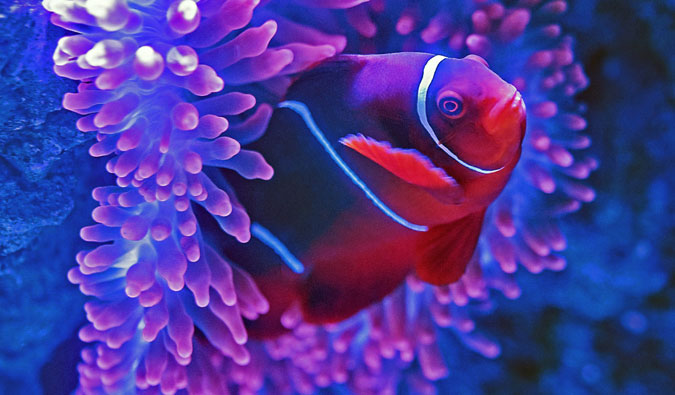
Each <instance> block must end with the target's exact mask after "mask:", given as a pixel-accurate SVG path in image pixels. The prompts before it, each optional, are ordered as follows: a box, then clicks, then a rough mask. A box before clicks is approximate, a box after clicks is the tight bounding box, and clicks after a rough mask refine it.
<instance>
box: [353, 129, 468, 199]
mask: <svg viewBox="0 0 675 395" xmlns="http://www.w3.org/2000/svg"><path fill="white" fill-rule="evenodd" d="M340 143H341V144H343V145H345V146H347V147H349V148H351V149H353V150H354V151H356V152H358V153H359V154H361V155H363V156H365V157H367V158H368V159H370V160H372V161H373V162H375V163H377V164H378V165H380V166H382V167H383V168H385V169H387V170H388V171H389V172H390V173H392V174H394V175H395V176H396V177H398V178H400V179H402V180H403V181H405V182H407V183H409V184H413V185H417V186H419V187H421V188H424V189H426V190H427V192H429V193H431V194H432V195H433V196H434V197H436V198H438V199H439V200H441V201H443V202H444V203H451V204H457V203H460V202H461V201H462V200H463V198H464V191H463V189H462V187H461V186H460V185H459V184H458V183H457V181H455V179H454V178H452V177H451V176H449V175H448V174H447V173H446V172H445V171H444V170H443V169H440V168H438V167H435V166H434V164H433V163H432V162H431V160H430V159H429V158H428V157H426V156H424V155H423V154H422V153H420V152H419V151H417V150H415V149H401V148H393V147H392V146H391V145H390V144H389V143H387V142H382V141H377V140H375V139H373V138H371V137H366V136H364V135H362V134H358V135H353V134H350V135H348V136H346V137H343V138H341V139H340Z"/></svg>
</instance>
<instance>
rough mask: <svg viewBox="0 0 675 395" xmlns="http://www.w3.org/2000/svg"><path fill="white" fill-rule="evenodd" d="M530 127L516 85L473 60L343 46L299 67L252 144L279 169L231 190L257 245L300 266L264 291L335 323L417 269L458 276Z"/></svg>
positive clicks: (443, 278) (442, 279) (429, 278)
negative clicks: (309, 66) (346, 50)
mask: <svg viewBox="0 0 675 395" xmlns="http://www.w3.org/2000/svg"><path fill="white" fill-rule="evenodd" d="M524 133H525V106H524V103H523V100H522V98H521V96H520V94H519V93H518V91H517V90H516V88H514V87H513V86H512V85H510V84H508V83H506V82H505V81H503V80H502V79H501V78H500V77H499V76H497V75H496V74H495V73H493V72H492V71H490V69H489V68H488V67H487V63H486V62H485V61H484V60H482V59H481V58H479V57H477V56H472V55H470V56H468V57H466V58H463V59H451V58H445V57H442V56H434V55H430V54H425V53H398V54H387V55H368V56H362V55H342V56H338V57H336V58H334V59H332V60H329V61H327V62H324V63H322V64H320V65H318V66H317V67H315V68H314V69H313V70H311V71H309V72H307V73H305V74H303V75H302V76H301V77H300V78H299V79H298V80H297V81H295V82H294V84H293V85H292V86H291V89H290V90H289V93H288V94H287V97H286V100H285V101H283V102H282V103H280V104H279V106H278V109H277V110H276V111H275V114H274V116H273V118H272V121H271V123H270V126H269V128H268V131H267V132H266V134H265V136H263V137H262V138H261V140H260V141H259V142H257V143H256V144H257V145H258V146H257V147H255V149H257V150H260V151H261V152H264V153H265V155H266V158H267V159H268V161H269V162H270V164H271V165H272V166H273V167H274V168H275V176H274V177H273V179H272V180H271V181H270V182H266V183H261V184H259V185H256V186H255V187H253V188H251V186H250V184H248V185H247V186H246V187H245V188H237V190H239V191H243V193H240V199H241V200H242V202H243V204H244V205H245V206H246V207H247V208H248V210H249V212H250V213H251V217H252V218H253V219H254V220H255V221H257V222H259V223H260V225H256V227H258V228H257V229H258V231H257V232H256V231H255V229H254V232H253V235H254V236H256V238H257V240H259V241H260V242H262V244H265V245H266V246H255V249H259V248H262V249H265V248H268V249H270V248H271V249H273V250H274V251H275V252H276V253H277V255H278V256H279V257H280V258H281V259H282V260H283V261H285V262H286V263H287V264H289V265H290V266H291V267H293V268H294V269H295V270H296V271H297V272H300V271H301V270H302V267H303V266H304V268H305V270H304V273H302V274H298V275H290V274H288V273H285V274H283V275H281V276H280V277H275V276H277V275H279V273H280V272H279V270H267V271H266V270H262V271H261V270H258V272H259V273H258V277H259V278H260V283H261V284H263V285H262V291H263V292H264V293H267V294H268V295H269V296H271V295H275V296H274V297H273V299H278V300H281V299H283V300H284V301H285V302H284V304H285V305H287V304H288V303H289V301H292V300H297V301H299V302H300V305H301V306H302V311H303V314H304V319H305V320H306V321H308V322H314V323H327V322H337V321H341V320H343V319H346V318H348V317H349V316H351V315H353V314H355V313H357V312H358V311H359V310H361V309H363V308H364V307H366V306H368V305H370V304H372V303H374V302H376V301H379V300H381V299H382V298H384V297H385V296H386V295H387V294H388V293H390V292H392V291H393V290H394V289H395V288H397V287H398V286H399V285H400V284H401V283H402V282H403V281H404V279H405V277H406V276H407V275H408V274H410V273H412V272H414V273H416V274H417V275H418V276H419V277H420V278H421V279H422V280H424V281H426V282H428V283H430V284H436V285H441V284H449V283H453V282H455V281H457V280H458V279H459V278H460V277H461V276H462V274H463V273H464V270H465V268H466V265H467V264H468V262H469V260H470V259H471V257H472V255H473V253H474V250H475V247H476V243H477V241H478V237H479V235H480V231H481V226H482V223H483V217H484V214H485V211H486V209H487V207H488V206H489V204H490V203H491V202H492V201H494V199H495V198H496V197H497V196H498V195H499V193H500V192H501V190H502V189H503V188H504V186H505V185H506V183H507V181H508V179H509V176H510V174H511V171H512V170H513V168H514V167H515V165H516V163H517V162H518V159H519V157H520V152H521V144H522V140H523V137H524ZM260 229H264V232H262V233H261V231H260ZM268 229H269V230H268ZM255 249H249V251H252V250H255ZM249 254H250V253H249ZM266 256H267V258H266V259H267V260H268V261H269V259H270V258H269V253H266ZM252 259H253V260H255V258H249V260H252ZM266 267H270V266H269V265H268V266H266ZM266 289H267V290H266ZM281 294H284V295H285V296H284V297H280V296H279V295H281ZM288 295H292V297H289V296H288ZM271 302H272V304H273V305H274V300H272V301H271ZM283 308H284V306H279V308H278V309H277V310H278V311H281V310H283ZM273 309H274V308H273Z"/></svg>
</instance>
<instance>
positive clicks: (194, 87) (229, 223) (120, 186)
mask: <svg viewBox="0 0 675 395" xmlns="http://www.w3.org/2000/svg"><path fill="white" fill-rule="evenodd" d="M258 3H259V1H258V0H228V1H218V0H212V1H205V2H200V3H199V5H197V4H196V3H195V2H194V1H192V0H177V1H173V2H169V1H155V2H153V1H142V0H139V1H130V2H127V1H124V0H110V1H105V0H88V1H70V0H45V1H44V2H43V5H44V7H45V8H46V9H47V10H49V11H51V12H52V13H53V14H52V17H51V21H52V23H54V24H55V25H57V26H60V27H62V28H64V29H67V30H70V31H72V32H74V33H77V34H74V35H70V36H65V37H63V38H62V39H61V40H59V43H58V46H57V48H56V50H55V52H54V57H53V58H54V64H55V66H54V71H55V72H56V73H57V74H58V75H60V76H63V77H66V78H70V79H73V80H79V81H81V82H80V84H79V85H78V89H77V93H69V94H66V95H65V96H64V99H63V106H64V107H65V108H67V109H69V110H71V111H73V112H76V113H78V114H80V115H83V117H82V118H80V119H79V120H78V121H77V128H78V129H79V130H81V131H82V132H86V133H95V134H96V140H97V142H96V143H95V144H94V145H92V146H91V148H90V150H89V153H90V154H91V155H92V156H95V157H101V156H107V155H111V154H114V155H113V157H112V158H111V159H110V160H109V161H108V162H107V164H106V170H107V171H108V172H110V173H112V174H114V175H115V176H116V183H117V185H116V186H107V187H99V188H96V189H95V190H94V192H93V197H94V199H95V200H96V201H97V202H98V203H99V207H97V208H96V209H95V210H94V211H93V213H92V217H93V219H94V220H95V221H96V222H97V224H96V225H92V226H87V227H84V228H82V230H81V232H80V234H81V237H82V238H83V239H84V240H85V241H89V242H93V243H102V244H100V245H98V246H97V247H95V248H93V249H90V250H85V251H81V252H80V253H79V254H78V255H77V262H78V266H77V267H75V268H73V269H71V270H70V271H69V273H68V278H69V280H70V281H71V282H73V283H76V284H79V286H80V290H81V291H82V293H84V294H85V295H88V296H93V297H95V299H93V300H90V301H89V302H87V303H86V304H85V311H86V313H87V319H88V320H89V321H90V324H88V325H86V326H85V327H83V328H82V329H81V330H80V332H79V336H80V339H82V340H83V341H85V342H95V343H96V344H95V346H94V347H92V348H86V349H84V350H83V352H82V363H81V364H80V365H79V366H78V370H79V372H80V387H79V391H80V392H82V393H98V392H128V391H132V390H133V389H134V388H136V387H138V388H140V389H143V390H148V391H150V392H153V391H158V390H159V389H160V388H161V391H162V392H165V393H173V392H175V391H177V390H179V389H183V388H188V389H189V390H190V391H191V392H195V393H200V392H202V391H204V388H211V389H213V387H214V386H215V387H218V386H219V385H221V384H220V383H219V382H218V378H217V377H211V376H209V375H208V374H204V373H201V372H204V368H203V366H204V364H205V362H204V358H205V356H206V355H207V351H205V350H211V349H217V350H218V351H219V352H220V353H222V354H223V355H227V356H228V357H230V358H232V360H233V361H234V362H235V363H237V364H242V365H243V364H247V363H249V361H250V354H249V351H248V350H247V349H246V348H245V347H244V344H245V343H246V341H247V334H246V330H245V328H244V325H243V321H242V317H245V318H247V319H255V318H256V317H257V316H258V315H259V314H263V313H265V312H266V311H267V309H268V305H267V301H266V300H265V299H264V297H262V295H261V294H260V292H259V291H258V289H257V287H256V285H255V284H254V283H253V281H252V280H251V278H250V277H249V275H248V274H247V273H246V272H245V271H243V270H241V269H239V268H238V267H237V266H236V264H234V263H233V262H230V261H229V260H228V259H227V258H226V257H223V256H221V255H219V254H218V253H217V252H215V250H213V249H212V248H211V247H210V246H208V245H207V244H205V243H204V241H203V237H202V233H201V231H200V227H199V224H198V223H197V220H196V217H195V214H194V211H193V205H199V206H201V207H203V208H204V209H205V210H206V211H207V212H208V213H210V214H211V215H212V216H213V217H214V218H215V219H216V220H217V221H218V223H219V225H220V227H221V228H222V230H223V231H224V232H226V233H228V234H230V235H232V236H233V237H235V238H236V239H237V240H239V241H241V242H246V241H248V239H250V229H249V228H250V220H249V218H248V216H247V214H246V211H245V209H244V208H243V207H242V206H241V205H240V204H239V203H238V201H237V199H236V196H235V195H234V192H233V191H232V190H231V188H229V186H227V185H226V184H224V183H222V182H221V183H219V186H216V184H214V182H213V181H212V180H211V178H210V177H209V176H208V175H207V173H206V171H205V168H206V167H213V168H223V169H230V170H233V171H235V172H237V173H239V174H240V175H241V176H242V177H245V178H247V179H263V180H264V179H268V178H269V177H271V176H272V172H273V171H272V169H271V168H270V166H269V165H268V164H267V163H266V162H265V160H264V159H263V157H262V156H261V155H260V154H259V153H257V152H253V151H247V150H245V149H242V148H241V145H242V144H246V143H247V142H250V141H253V140H255V139H256V138H257V137H258V136H260V135H261V134H262V133H263V132H264V130H265V127H266V124H267V121H268V120H269V117H270V116H271V113H272V107H271V106H270V105H269V104H265V103H262V102H259V101H258V100H256V96H254V95H252V94H250V93H245V92H246V91H247V90H249V89H250V90H251V91H252V92H254V91H255V90H256V87H255V86H251V85H252V84H254V83H258V82H261V84H259V86H258V87H257V88H258V89H260V90H263V91H266V92H271V93H272V94H274V93H275V92H277V93H283V87H284V86H285V84H286V83H287V78H286V77H284V76H286V75H289V74H292V73H296V72H298V71H301V70H302V69H304V68H306V67H308V66H309V65H311V64H313V63H315V62H318V61H320V60H321V59H324V58H326V57H330V56H332V55H334V54H335V53H336V52H338V51H340V50H342V48H343V47H344V39H342V38H340V37H336V36H328V35H322V34H320V33H319V32H318V31H315V30H314V29H307V28H306V29H305V30H304V32H305V33H307V32H309V33H310V34H308V35H307V36H306V41H303V36H302V35H298V34H296V35H291V36H290V37H289V36H288V35H287V36H286V37H275V33H276V32H277V23H276V22H275V21H274V20H273V19H270V20H268V21H266V22H265V23H263V24H261V25H260V26H251V25H250V24H249V22H250V20H251V17H252V14H253V13H254V12H256V7H257V6H258ZM349 3H350V2H341V1H328V2H325V4H324V5H325V6H327V7H342V6H346V5H349ZM351 3H354V2H351ZM222 390H223V391H224V389H222ZM216 392H220V390H219V391H216Z"/></svg>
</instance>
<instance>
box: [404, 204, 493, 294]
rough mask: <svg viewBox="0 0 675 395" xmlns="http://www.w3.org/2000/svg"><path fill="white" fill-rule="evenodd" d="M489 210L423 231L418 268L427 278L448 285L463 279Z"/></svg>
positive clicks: (418, 255) (419, 244) (436, 283)
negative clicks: (486, 212)
mask: <svg viewBox="0 0 675 395" xmlns="http://www.w3.org/2000/svg"><path fill="white" fill-rule="evenodd" d="M484 216H485V210H482V211H479V212H476V213H472V214H469V215H468V216H466V217H463V218H461V219H458V220H457V221H454V222H451V223H449V224H444V225H439V226H434V227H432V228H431V229H429V230H428V231H427V232H425V233H421V234H420V236H419V239H418V242H417V261H416V263H415V270H416V272H417V275H418V276H419V277H420V278H421V279H422V280H423V281H425V282H428V283H430V284H434V285H446V284H451V283H454V282H455V281H457V280H459V278H460V277H462V275H463V274H464V271H465V269H466V266H467V265H468V264H469V260H470V259H471V257H472V256H473V253H474V251H475V249H476V244H477V243H478V237H479V236H480V231H481V228H482V226H483V217H484Z"/></svg>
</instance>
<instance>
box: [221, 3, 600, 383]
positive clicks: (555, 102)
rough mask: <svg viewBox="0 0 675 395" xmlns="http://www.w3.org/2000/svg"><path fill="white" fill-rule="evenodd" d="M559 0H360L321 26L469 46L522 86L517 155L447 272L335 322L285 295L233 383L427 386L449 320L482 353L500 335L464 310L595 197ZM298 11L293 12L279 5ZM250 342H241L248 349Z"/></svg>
mask: <svg viewBox="0 0 675 395" xmlns="http://www.w3.org/2000/svg"><path fill="white" fill-rule="evenodd" d="M566 8H567V4H566V2H565V1H559V0H555V1H537V0H533V1H520V2H518V3H517V4H516V5H512V6H506V5H504V4H502V3H500V2H497V1H479V0H476V1H473V2H471V1H461V2H437V1H410V2H405V1H400V2H385V1H371V2H369V3H367V4H362V5H359V6H357V7H354V8H350V9H348V10H346V11H344V13H343V14H342V15H338V16H337V17H335V16H333V15H331V16H328V17H325V19H323V20H321V22H320V23H321V24H322V26H331V25H335V24H338V23H337V22H336V20H337V21H340V20H344V21H346V22H347V24H349V25H350V26H351V27H352V28H353V30H355V31H356V33H357V34H354V33H351V34H350V32H347V35H348V37H349V38H350V45H348V47H347V50H346V51H347V52H358V53H387V52H395V51H401V50H405V51H413V50H415V51H426V52H431V53H438V54H443V55H446V56H451V57H461V56H465V55H467V54H476V55H479V56H482V57H483V58H485V59H486V60H487V61H488V62H489V63H490V67H491V68H492V69H493V70H495V72H497V73H498V74H499V75H501V76H502V77H503V78H504V79H506V80H507V81H508V82H511V83H512V84H514V85H515V86H516V87H517V88H518V89H519V91H520V92H521V93H522V95H523V97H524V99H525V102H526V104H527V107H528V123H529V125H528V131H527V136H526V140H525V143H524V146H523V155H522V159H521V161H520V163H519V165H518V166H517V168H516V169H515V170H514V173H513V175H512V178H511V180H510V182H509V184H508V185H507V187H506V188H505V190H504V191H503V193H502V194H501V196H500V197H499V198H498V199H497V201H496V202H495V203H494V204H493V206H492V207H491V208H490V210H489V211H488V214H487V216H486V220H485V225H484V227H483V231H482V235H481V238H480V241H479V246H478V248H477V250H476V252H475V254H474V257H473V259H472V261H471V263H470V264H469V266H468V268H467V270H466V273H465V274H464V276H463V277H462V278H461V280H460V281H458V282H457V283H454V284H451V285H449V286H445V287H433V286H429V285H427V284H424V283H422V282H421V281H420V280H418V279H417V278H415V277H413V276H410V277H409V278H408V281H407V283H406V284H405V285H404V286H402V287H401V288H399V289H398V290H397V291H395V292H394V293H393V294H392V295H390V296H389V297H387V298H386V299H385V300H384V301H382V302H381V303H378V304H375V305H373V306H371V307H370V308H368V309H367V310H366V311H363V312H362V313H360V314H358V315H357V316H355V317H352V318H351V319H349V320H347V321H345V322H343V323H340V324H339V325H329V326H314V325H310V324H307V323H304V322H303V321H302V315H301V313H300V310H299V309H298V308H297V307H295V308H292V309H291V310H289V311H287V312H286V313H285V314H284V316H283V317H282V324H283V325H284V326H286V327H287V328H289V329H290V330H292V332H291V333H290V334H286V335H284V336H281V337H280V338H278V339H275V340H271V341H267V342H265V343H264V344H263V345H261V346H259V347H258V350H257V352H256V354H255V355H256V356H257V357H258V358H260V360H259V361H258V362H257V363H255V364H251V365H249V366H247V367H245V368H241V369H242V370H245V371H246V372H247V376H248V377H255V378H256V379H254V380H250V381H246V382H244V384H240V383H241V381H240V380H233V383H232V384H239V385H242V386H243V388H242V387H239V388H240V389H243V390H246V391H255V390H257V389H259V388H260V387H255V386H256V385H260V384H261V383H263V382H264V380H263V378H265V377H267V378H268V379H269V380H268V385H269V386H270V387H269V388H271V390H272V391H273V392H277V391H279V392H285V391H291V392H299V393H313V392H315V391H316V390H317V388H320V387H327V386H331V385H335V384H345V385H346V386H347V387H348V388H349V389H350V390H352V391H354V392H356V393H381V392H384V393H396V392H397V389H399V388H400V387H399V386H400V385H402V384H403V385H406V386H407V388H408V389H409V391H410V392H411V393H433V392H435V386H434V385H433V382H434V381H436V380H439V379H441V378H443V377H446V376H447V374H448V368H447V366H446V364H445V362H444V359H443V353H442V351H441V347H440V345H439V343H440V342H441V341H442V340H441V337H443V335H444V333H445V332H447V331H443V330H442V329H443V328H451V329H452V332H454V333H455V334H456V335H457V337H458V338H459V339H460V341H461V342H462V343H464V344H465V345H466V346H467V347H468V348H470V349H473V350H475V351H476V352H478V353H480V354H482V355H484V356H485V357H488V358H494V357H497V356H498V355H499V354H500V346H499V344H498V343H496V342H495V341H493V340H491V339H490V338H489V337H488V336H485V335H483V334H481V333H479V332H478V331H475V330H474V329H475V324H474V321H473V320H472V319H471V317H470V311H472V310H473V311H487V310H489V309H490V308H491V305H492V302H491V300H490V293H491V292H490V291H491V290H497V291H499V292H501V293H502V294H503V295H504V296H505V297H507V298H509V299H515V298H517V297H519V296H520V292H521V291H520V288H519V287H518V284H517V283H516V281H515V280H514V278H513V273H514V272H516V270H517V268H518V264H520V265H521V266H523V267H524V268H525V269H526V270H528V271H529V272H531V273H540V272H542V271H543V270H545V269H548V270H553V271H559V270H562V269H564V267H565V265H566V261H565V259H564V257H562V256H561V255H560V254H559V253H560V252H561V251H563V250H564V249H565V248H566V240H565V237H564V235H563V234H562V232H561V230H560V227H559V223H558V222H559V218H560V217H562V216H564V215H565V214H568V213H571V212H574V211H576V210H578V209H579V208H580V206H581V204H582V203H585V202H590V201H592V200H593V199H594V197H595V194H594V191H593V190H592V189H591V188H589V187H588V186H586V185H585V184H584V183H583V182H581V181H579V180H584V179H586V178H588V176H589V175H590V173H591V172H592V171H593V170H594V169H595V168H596V167H597V161H596V160H595V159H594V158H593V157H591V156H588V155H585V154H584V153H583V152H581V151H582V150H584V149H586V148H588V147H589V146H590V139H589V137H587V136H585V135H583V134H581V131H583V130H584V129H585V128H586V122H585V120H584V118H583V117H582V116H581V115H580V114H581V113H583V111H584V109H583V106H580V105H578V104H577V103H576V102H575V101H574V95H575V94H576V93H577V92H579V91H580V90H582V89H584V88H585V87H586V86H587V85H588V81H587V78H586V76H585V74H584V72H583V69H582V67H581V65H580V64H578V63H576V62H575V61H574V53H573V50H572V45H573V41H572V39H571V37H569V36H565V35H563V34H562V32H561V27H560V25H558V24H557V23H556V22H555V21H556V19H557V18H558V17H559V16H560V15H561V14H563V13H564V12H565V11H566ZM286 12H288V13H290V14H292V15H293V16H294V17H295V18H296V19H297V20H299V21H302V22H303V23H310V22H309V21H308V20H307V19H305V18H303V16H302V15H298V14H297V13H294V12H293V11H292V10H286ZM256 346H257V345H251V347H250V348H251V349H255V347H256Z"/></svg>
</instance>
